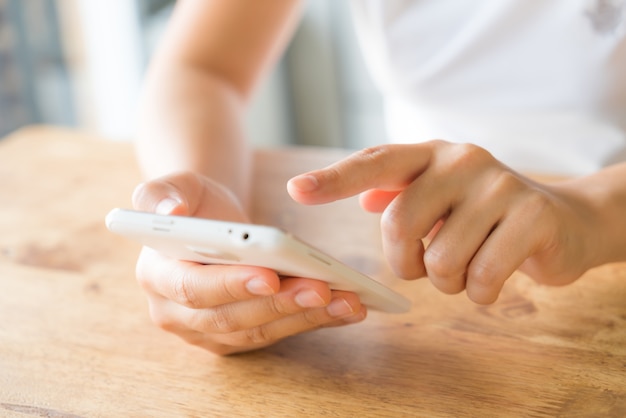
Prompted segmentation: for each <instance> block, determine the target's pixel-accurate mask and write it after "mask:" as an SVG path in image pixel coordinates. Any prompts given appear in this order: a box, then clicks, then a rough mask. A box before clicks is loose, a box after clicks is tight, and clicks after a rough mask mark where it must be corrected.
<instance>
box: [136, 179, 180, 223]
mask: <svg viewBox="0 0 626 418" xmlns="http://www.w3.org/2000/svg"><path fill="white" fill-rule="evenodd" d="M132 202H133V208H134V209H135V210H140V211H143V212H153V213H158V214H159V215H181V216H185V215H189V205H188V204H187V199H185V197H184V196H183V195H182V193H181V191H180V190H179V189H178V187H176V186H175V185H174V184H172V183H170V182H169V181H167V180H165V179H157V180H152V181H147V182H145V183H141V184H139V185H138V186H137V187H136V188H135V190H134V192H133V197H132Z"/></svg>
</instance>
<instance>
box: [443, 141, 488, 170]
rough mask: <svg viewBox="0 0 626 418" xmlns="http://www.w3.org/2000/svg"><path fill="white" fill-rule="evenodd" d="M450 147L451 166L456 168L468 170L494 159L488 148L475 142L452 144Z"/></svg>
mask: <svg viewBox="0 0 626 418" xmlns="http://www.w3.org/2000/svg"><path fill="white" fill-rule="evenodd" d="M448 149H449V157H448V158H449V161H450V166H451V168H452V169H454V170H466V169H468V168H470V167H472V166H475V165H483V164H484V163H485V162H487V161H489V160H492V159H493V157H492V156H491V154H490V153H489V152H488V151H487V150H485V149H484V148H481V147H479V146H477V145H474V144H467V143H466V144H450V145H449V147H448Z"/></svg>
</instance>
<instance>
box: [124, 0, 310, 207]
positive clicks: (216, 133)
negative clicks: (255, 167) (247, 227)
mask: <svg viewBox="0 0 626 418" xmlns="http://www.w3.org/2000/svg"><path fill="white" fill-rule="evenodd" d="M299 6H300V4H299V1H297V0H271V1H263V2H251V1H247V0H228V1H219V0H182V1H180V2H179V3H178V4H177V5H176V8H175V11H174V14H173V16H172V19H171V22H170V25H169V26H168V28H167V31H166V33H165V35H164V38H163V39H164V41H163V43H162V45H161V46H160V48H159V50H158V52H157V54H156V56H155V57H154V59H153V62H152V63H151V65H150V68H149V71H148V75H147V78H146V83H145V87H144V94H143V97H142V101H141V106H140V117H139V126H138V132H137V138H136V147H137V154H138V158H139V161H140V164H141V167H142V169H143V172H144V175H145V176H146V177H147V178H154V177H157V176H162V175H164V174H168V173H171V172H175V171H193V172H196V173H199V174H202V175H205V176H207V177H209V178H212V179H214V180H216V181H217V182H219V183H221V184H223V185H225V186H226V187H228V188H230V189H231V190H232V191H234V192H235V194H236V195H238V197H239V198H240V199H243V200H245V199H246V187H247V186H246V183H247V178H248V174H249V173H248V170H247V169H248V168H249V166H250V164H249V152H248V150H247V146H246V143H245V138H244V134H243V129H242V116H243V113H244V111H245V108H246V105H247V103H248V102H249V100H250V98H251V96H252V95H253V93H254V89H255V87H256V86H257V84H258V83H259V81H260V80H261V79H262V77H263V75H264V74H265V73H266V71H267V70H268V69H269V68H270V67H271V66H272V65H273V64H274V63H275V61H276V60H277V59H278V57H279V56H280V54H281V53H282V51H283V49H284V47H285V45H286V44H287V43H288V40H289V38H290V36H291V33H292V32H293V29H294V27H295V25H296V23H297V20H298V16H299V8H300V7H299Z"/></svg>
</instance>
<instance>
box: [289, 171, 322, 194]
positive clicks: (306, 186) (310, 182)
mask: <svg viewBox="0 0 626 418" xmlns="http://www.w3.org/2000/svg"><path fill="white" fill-rule="evenodd" d="M290 183H291V185H292V186H295V187H296V188H297V189H298V190H299V191H301V192H312V191H313V190H315V189H317V188H318V187H319V185H320V184H319V182H318V181H317V179H316V178H315V177H313V176H311V175H307V174H305V175H303V176H297V177H294V178H292V179H291V180H290Z"/></svg>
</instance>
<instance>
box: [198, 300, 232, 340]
mask: <svg viewBox="0 0 626 418" xmlns="http://www.w3.org/2000/svg"><path fill="white" fill-rule="evenodd" d="M205 312H206V315H205V316H204V319H203V321H202V324H201V325H200V327H199V328H200V329H202V330H203V331H204V332H211V333H217V334H231V333H233V332H237V331H239V329H240V327H239V324H238V323H237V321H235V319H234V318H233V315H232V314H231V313H230V310H229V309H227V308H226V305H224V306H221V307H218V308H215V309H210V310H206V311H205Z"/></svg>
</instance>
